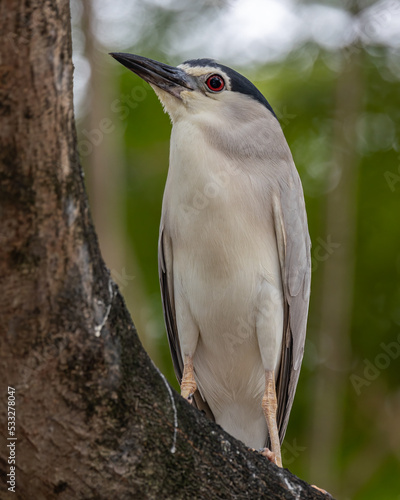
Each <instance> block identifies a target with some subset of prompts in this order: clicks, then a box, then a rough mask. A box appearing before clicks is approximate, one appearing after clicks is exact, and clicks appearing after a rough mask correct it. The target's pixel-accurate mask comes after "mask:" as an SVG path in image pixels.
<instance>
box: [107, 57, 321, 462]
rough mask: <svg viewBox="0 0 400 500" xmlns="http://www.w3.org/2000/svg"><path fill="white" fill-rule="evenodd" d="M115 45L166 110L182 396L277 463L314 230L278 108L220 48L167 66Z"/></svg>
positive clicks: (168, 218) (295, 368) (166, 301)
mask: <svg viewBox="0 0 400 500" xmlns="http://www.w3.org/2000/svg"><path fill="white" fill-rule="evenodd" d="M110 55H111V56H112V57H114V58H115V59H116V60H117V61H118V62H120V63H121V64H122V65H124V66H125V67H126V68H127V69H129V70H131V71H132V72H133V73H135V74H136V75H138V76H139V77H140V78H142V79H143V80H145V81H146V82H147V83H149V84H150V86H151V87H152V88H153V90H154V91H155V93H156V95H157V96H158V98H159V100H160V101H161V104H162V106H163V107H164V110H165V111H166V112H167V113H168V114H169V116H170V119H171V122H172V130H171V140H170V156H169V169H168V175H167V180H166V185H165V190H164V196H163V202H162V213H161V221H160V233H159V246H158V258H159V278H160V286H161V296H162V303H163V311H164V319H165V324H166V330H167V335H168V341H169V347H170V351H171V357H172V361H173V365H174V370H175V374H176V376H177V379H178V381H179V384H180V388H181V395H182V397H184V398H185V399H186V400H188V401H189V403H192V405H193V406H195V407H196V408H198V409H200V410H202V411H203V412H204V413H205V414H206V415H207V416H208V417H210V418H211V419H213V420H214V421H215V422H216V423H217V424H219V425H220V426H221V427H222V428H223V429H224V430H225V431H227V432H228V433H229V434H231V435H232V436H234V437H235V438H237V439H238V440H240V441H242V442H243V443H244V444H245V445H246V446H248V447H250V448H252V449H255V450H260V451H261V450H263V454H264V455H265V456H267V457H268V458H269V460H270V461H272V462H273V463H275V464H276V465H278V466H279V467H282V454H281V445H282V442H283V439H284V436H285V432H286V428H287V425H288V420H289V415H290V412H291V408H292V405H293V399H294V395H295V391H296V386H297V382H298V378H299V374H300V368H301V364H302V359H303V352H304V343H305V337H306V324H307V316H308V307H309V298H310V280H311V279H310V278H311V257H310V248H311V243H310V236H309V232H308V224H307V214H306V208H305V201H304V193H303V188H302V184H301V180H300V177H299V174H298V171H297V169H296V167H295V164H294V161H293V157H292V154H291V151H290V149H289V146H288V144H287V142H286V139H285V136H284V134H283V131H282V128H281V126H280V124H279V121H278V118H277V116H276V114H275V112H274V111H273V109H272V107H271V105H270V104H269V102H268V101H267V100H266V98H265V97H264V95H263V94H262V93H261V92H260V91H259V90H258V89H257V88H256V86H255V85H253V83H251V82H250V80H248V79H247V78H246V77H244V76H243V75H241V74H240V73H238V72H237V71H235V70H234V69H231V68H229V67H227V66H225V65H223V64H219V63H218V62H216V61H215V60H214V59H208V58H203V59H192V60H188V61H185V62H184V63H182V64H180V65H179V66H177V67H175V66H170V65H167V64H165V63H162V62H158V61H155V60H152V59H149V58H146V57H142V56H139V55H133V54H127V53H110ZM264 452H265V453H264Z"/></svg>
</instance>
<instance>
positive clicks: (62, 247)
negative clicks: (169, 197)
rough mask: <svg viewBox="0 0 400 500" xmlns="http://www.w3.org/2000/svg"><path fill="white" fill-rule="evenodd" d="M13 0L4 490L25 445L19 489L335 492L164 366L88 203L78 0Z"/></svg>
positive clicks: (2, 356) (57, 494)
mask: <svg viewBox="0 0 400 500" xmlns="http://www.w3.org/2000/svg"><path fill="white" fill-rule="evenodd" d="M0 9H1V12H0V32H1V33H2V38H3V41H2V43H1V44H0V92H1V95H0V117H1V127H0V216H1V233H0V283H1V285H0V286H1V298H2V299H1V301H0V317H1V323H0V395H1V398H2V400H1V402H0V435H1V437H2V439H1V447H0V471H1V482H0V494H1V498H9V497H10V495H11V494H12V493H11V492H9V491H8V488H9V487H10V483H7V481H10V476H7V474H9V473H10V467H11V466H10V464H9V456H10V453H11V452H10V448H9V447H7V444H9V443H12V442H14V443H15V462H16V470H15V482H16V486H15V494H14V498H18V499H27V498H34V499H36V500H40V499H52V498H57V499H86V498H91V499H110V498H113V497H114V498H118V499H128V498H140V499H146V498H149V499H150V498H173V499H180V498H221V499H222V498H287V499H289V498H310V499H311V498H319V497H322V495H321V494H320V493H319V492H317V491H316V490H315V489H313V488H311V487H310V486H309V485H308V484H306V483H305V482H303V481H301V480H300V479H298V478H296V477H295V476H293V475H292V474H291V473H290V472H289V471H286V470H283V469H278V468H277V467H276V466H274V465H272V464H270V463H269V462H267V461H266V460H265V459H264V458H263V457H261V456H260V455H259V454H257V453H255V452H253V451H251V450H249V449H248V448H246V447H245V446H244V445H243V444H242V443H240V442H239V441H237V440H235V439H234V438H233V437H231V436H229V435H228V434H227V433H225V432H224V431H223V430H222V429H221V428H220V427H218V426H217V425H216V424H214V423H212V422H210V421H208V420H206V418H205V417H203V415H202V414H201V413H199V412H198V411H197V410H195V409H193V408H192V407H190V405H189V404H188V403H187V402H185V401H184V400H182V399H181V398H180V397H179V396H178V395H177V394H176V393H175V392H174V391H172V390H171V389H170V387H169V386H168V384H167V382H166V380H165V379H164V377H163V376H162V375H161V374H160V373H159V372H158V370H157V369H156V368H155V366H154V365H153V364H152V362H151V360H150V359H149V357H148V356H147V354H146V353H145V351H144V350H143V348H142V347H141V344H140V342H139V340H138V337H137V334H136V331H135V327H134V325H133V323H132V321H131V319H130V317H129V314H128V312H127V310H126V308H125V305H124V301H123V298H122V297H121V295H120V293H119V291H118V288H117V286H116V285H115V284H114V283H113V281H112V280H111V278H110V274H109V272H108V270H107V268H106V266H105V265H104V262H103V260H102V258H101V255H100V252H99V247H98V243H97V238H96V234H95V232H94V229H93V226H92V223H91V219H90V215H89V210H88V204H87V198H86V195H85V190H84V183H83V175H82V171H81V168H80V165H79V159H78V156H77V152H76V135H75V126H74V117H73V106H72V63H71V37H70V14H69V2H68V1H66V0H45V1H43V0H42V1H40V2H39V1H38V0H24V1H23V0H3V1H2V3H1V8H0ZM9 387H12V388H14V389H15V398H16V406H15V407H12V406H11V408H15V409H16V431H15V435H14V436H11V435H10V433H9V432H8V427H7V422H10V419H9V417H10V413H8V414H7V402H9V403H10V398H8V388H9ZM10 404H11V403H10ZM11 421H12V420H11ZM10 437H11V439H9V438H10Z"/></svg>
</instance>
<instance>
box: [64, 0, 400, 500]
mask: <svg viewBox="0 0 400 500" xmlns="http://www.w3.org/2000/svg"><path fill="white" fill-rule="evenodd" d="M71 8H72V23H73V46H74V63H75V106H76V107H75V112H76V116H77V125H78V133H79V150H80V154H81V159H82V163H83V165H84V169H85V174H86V184H87V187H88V191H89V198H90V205H91V209H92V214H93V218H94V221H95V225H96V230H97V233H98V235H99V239H100V245H101V249H102V253H103V256H104V258H105V261H106V263H107V265H108V267H109V268H110V270H111V274H112V276H113V278H114V280H115V281H116V282H117V283H118V285H119V287H120V290H121V292H122V294H123V295H124V297H125V299H126V302H127V305H128V308H129V309H130V312H131V314H132V317H133V320H134V322H135V324H136V326H137V329H138V332H139V335H140V337H141V340H142V342H143V344H144V346H145V348H146V350H147V351H148V352H149V354H150V356H151V357H152V359H153V360H154V362H155V363H156V365H157V366H158V367H159V368H160V369H161V370H162V372H163V373H164V374H165V375H166V376H167V378H168V380H169V381H170V382H171V384H173V385H174V387H175V388H177V389H178V387H177V383H176V380H175V376H174V374H173V369H172V363H171V360H170V355H169V350H168V345H167V339H166V334H165V329H164V323H163V316H162V308H161V300H160V293H159V284H158V272H157V239H158V226H159V219H160V211H161V201H162V194H163V187H164V183H165V179H166V175H167V168H168V154H169V135H170V122H169V118H168V116H167V115H165V114H164V113H163V111H162V108H161V106H160V104H159V102H158V100H157V98H156V96H155V94H154V93H153V91H152V89H151V88H150V87H149V86H148V85H147V84H145V83H144V82H142V81H141V80H140V79H139V78H138V77H137V76H135V75H133V74H132V73H131V72H129V71H127V70H126V69H124V68H123V67H122V66H121V65H120V64H118V63H117V62H116V61H114V60H113V59H112V58H111V57H110V56H108V55H107V53H108V52H124V51H125V52H131V53H136V54H140V55H144V56H147V57H151V58H154V59H158V60H161V61H163V62H166V63H169V64H179V63H180V62H182V61H183V60H185V59H192V58H196V57H212V58H215V59H217V60H218V61H220V62H221V63H223V64H226V65H229V66H231V67H234V68H235V69H236V70H238V71H240V72H241V73H243V74H244V75H246V76H247V77H248V78H249V79H251V80H252V81H253V82H254V83H255V84H256V85H257V86H258V88H259V89H260V90H261V91H262V92H263V94H264V95H265V96H266V97H267V99H268V101H269V102H270V104H271V105H272V107H273V109H274V110H275V112H276V114H277V116H278V117H279V119H280V122H281V125H282V128H283V130H284V133H285V135H286V138H287V141H288V143H289V146H290V147H291V150H292V153H293V156H294V159H295V162H296V165H297V168H298V170H299V173H300V176H301V179H302V181H303V186H304V192H305V197H306V205H307V211H308V219H309V229H310V234H311V239H312V243H313V248H312V269H313V273H312V293H311V306H310V315H309V322H308V334H307V335H308V336H307V342H306V349H305V357H304V363H303V368H302V373H301V376H300V381H299V385H298V390H297V394H296V398H295V402H294V406H293V411H292V415H291V419H290V422H289V427H288V431H287V435H286V439H285V443H284V445H283V462H284V466H286V467H288V468H289V469H290V470H291V471H292V472H294V473H295V474H297V475H298V476H300V477H301V478H303V479H305V480H307V481H308V482H311V483H314V484H318V485H319V486H320V487H323V488H326V489H327V490H328V491H330V492H331V493H332V494H333V495H334V496H336V497H337V498H341V499H400V389H399V385H400V384H399V382H400V370H399V360H400V286H399V275H400V231H399V227H400V223H399V219H400V152H399V139H400V131H399V123H400V85H399V80H400V3H399V2H396V1H381V2H374V1H368V2H355V1H343V2H339V1H331V2H295V1H290V0H286V1H281V2H279V1H273V0H248V1H235V0H231V1H223V0H221V1H206V0H203V1H198V2H184V1H183V0H151V1H150V0H148V1H140V0H135V1H132V2H123V1H122V0H113V1H111V0H92V1H89V0H84V1H81V0H71Z"/></svg>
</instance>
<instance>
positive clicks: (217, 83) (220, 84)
mask: <svg viewBox="0 0 400 500" xmlns="http://www.w3.org/2000/svg"><path fill="white" fill-rule="evenodd" d="M206 84H207V87H208V88H209V89H210V90H212V91H213V92H221V90H223V88H224V87H225V82H224V79H223V78H222V77H221V76H219V75H211V76H210V77H209V78H207V81H206Z"/></svg>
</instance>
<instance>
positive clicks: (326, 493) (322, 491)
mask: <svg viewBox="0 0 400 500" xmlns="http://www.w3.org/2000/svg"><path fill="white" fill-rule="evenodd" d="M311 486H312V487H313V488H315V489H316V490H318V491H320V492H321V493H323V494H324V495H329V496H331V494H330V493H328V492H327V491H326V490H323V489H322V488H318V486H315V484H312V485H311Z"/></svg>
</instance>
